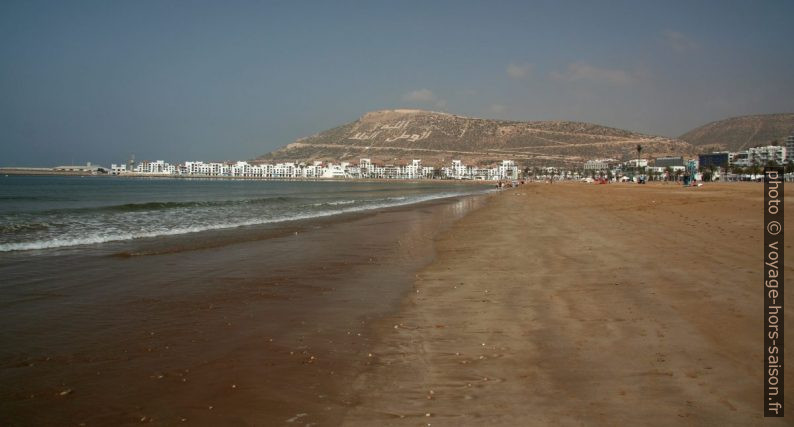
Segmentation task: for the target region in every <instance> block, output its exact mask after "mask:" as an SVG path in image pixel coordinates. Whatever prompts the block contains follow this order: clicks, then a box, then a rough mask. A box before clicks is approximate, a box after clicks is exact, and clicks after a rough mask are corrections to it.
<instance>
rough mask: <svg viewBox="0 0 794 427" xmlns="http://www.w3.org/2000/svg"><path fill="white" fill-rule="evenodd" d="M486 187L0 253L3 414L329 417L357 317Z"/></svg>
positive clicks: (337, 407) (350, 367)
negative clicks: (61, 248)
mask: <svg viewBox="0 0 794 427" xmlns="http://www.w3.org/2000/svg"><path fill="white" fill-rule="evenodd" d="M487 197H488V195H487V194H486V195H481V196H465V197H457V198H450V199H442V200H435V201H429V202H423V203H417V204H412V205H407V206H398V207H394V208H384V209H378V210H375V211H371V212H364V213H362V214H354V215H348V216H344V217H337V218H327V219H324V220H319V221H305V222H302V223H301V224H296V225H295V226H294V227H293V226H290V227H287V228H285V229H282V230H275V231H274V232H273V233H270V234H272V235H265V236H261V237H263V238H262V239H254V240H248V241H246V240H243V241H239V240H236V238H234V237H230V238H231V240H232V242H231V243H229V244H223V245H221V246H217V247H213V246H210V247H202V248H196V247H195V246H194V243H196V242H193V243H190V244H188V246H189V247H190V248H189V249H187V250H182V249H184V248H178V249H180V250H175V251H166V252H163V253H154V254H144V255H146V256H126V257H125V256H107V255H111V254H109V253H100V252H102V251H88V252H86V253H83V254H82V255H77V254H75V253H72V252H71V251H65V252H63V253H60V252H59V253H57V254H53V255H52V256H51V257H48V258H47V262H46V263H42V262H41V260H39V259H37V258H36V257H28V258H27V259H26V260H24V262H23V259H24V258H25V257H21V256H16V255H14V256H5V257H0V273H2V274H4V275H6V276H7V277H14V278H15V279H14V280H13V281H11V282H7V283H5V284H4V285H3V286H2V287H0V290H2V294H3V301H2V303H3V306H4V310H3V311H2V312H0V330H2V331H3V332H2V333H0V336H1V337H2V339H3V341H4V342H5V343H7V344H8V345H7V346H5V347H4V349H3V350H2V351H0V400H2V401H3V404H2V406H3V413H4V414H5V417H6V420H7V421H9V422H11V423H12V424H13V423H15V422H16V423H20V424H51V423H58V422H62V421H63V420H70V421H71V422H73V423H75V424H76V423H80V422H85V423H87V424H89V425H91V424H113V425H119V424H131V423H140V422H154V423H155V424H166V425H170V424H176V423H180V422H182V419H185V420H187V421H188V422H196V421H198V422H199V424H205V423H211V424H215V425H217V424H226V423H229V422H237V423H242V424H262V423H268V424H283V423H285V422H287V421H288V420H290V419H296V420H300V422H301V423H310V422H318V421H319V422H322V423H329V424H338V423H339V422H341V419H342V417H343V416H344V413H345V412H346V411H347V409H348V408H349V407H350V405H351V404H352V403H353V402H354V401H355V396H354V395H353V394H351V392H350V389H349V384H350V383H351V382H352V380H353V378H355V377H356V376H357V375H358V374H359V373H360V371H361V370H363V369H365V368H366V367H367V366H368V364H369V363H370V361H371V359H370V358H369V357H368V354H369V353H370V351H371V343H372V335H371V333H370V328H369V325H370V324H371V322H373V321H375V320H376V319H379V318H381V317H382V316H385V315H388V314H390V313H392V312H393V311H394V310H395V309H396V308H397V307H398V305H399V302H400V301H401V300H402V299H403V298H404V296H405V294H406V293H409V292H410V290H411V288H410V286H411V278H412V277H413V274H414V273H413V272H414V271H415V270H416V269H418V268H421V267H423V266H425V265H427V264H428V263H429V262H430V261H431V260H432V257H433V253H432V252H433V249H432V245H431V243H432V241H433V237H432V236H434V235H435V234H436V233H438V232H440V231H442V230H444V229H445V228H446V227H448V225H449V224H450V223H451V222H452V221H454V220H455V218H458V217H461V216H463V215H464V214H465V212H466V211H467V210H469V209H472V208H473V207H474V206H476V205H478V204H479V203H481V202H482V201H483V200H484V199H485V198H487ZM263 233H265V234H268V233H267V232H263ZM253 237H256V236H253ZM203 239H207V240H215V239H214V238H210V237H208V236H204V238H203ZM154 240H155V241H153V242H151V243H152V244H153V245H155V246H157V245H158V244H159V245H162V244H163V241H162V239H154ZM158 242H159V243H158ZM199 243H200V242H199ZM172 244H173V242H172V243H168V244H166V246H168V245H172ZM176 246H179V245H176ZM104 252H109V251H104ZM110 252H112V251H110ZM56 277H57V280H55V279H50V280H47V278H56ZM301 414H305V415H301ZM295 417H297V418H295Z"/></svg>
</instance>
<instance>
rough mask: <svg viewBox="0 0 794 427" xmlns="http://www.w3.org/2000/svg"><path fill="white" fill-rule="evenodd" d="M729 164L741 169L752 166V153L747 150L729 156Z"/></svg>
mask: <svg viewBox="0 0 794 427" xmlns="http://www.w3.org/2000/svg"><path fill="white" fill-rule="evenodd" d="M728 164H729V165H730V166H736V167H739V168H746V167H748V166H750V152H749V151H747V150H744V151H738V152H735V153H729V154H728Z"/></svg>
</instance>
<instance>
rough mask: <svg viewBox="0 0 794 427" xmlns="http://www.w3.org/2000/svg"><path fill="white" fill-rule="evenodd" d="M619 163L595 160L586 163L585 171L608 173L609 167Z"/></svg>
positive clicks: (611, 160) (612, 160)
mask: <svg viewBox="0 0 794 427" xmlns="http://www.w3.org/2000/svg"><path fill="white" fill-rule="evenodd" d="M610 163H611V164H614V163H617V160H615V159H594V160H588V161H586V162H584V170H586V171H606V170H609V165H610Z"/></svg>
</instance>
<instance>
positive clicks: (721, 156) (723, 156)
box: [698, 151, 730, 169]
mask: <svg viewBox="0 0 794 427" xmlns="http://www.w3.org/2000/svg"><path fill="white" fill-rule="evenodd" d="M698 164H700V167H702V168H709V169H711V168H722V169H727V168H728V167H729V166H730V153H729V152H727V151H720V152H716V153H709V154H700V155H698Z"/></svg>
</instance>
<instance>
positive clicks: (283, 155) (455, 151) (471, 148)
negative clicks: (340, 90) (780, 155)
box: [256, 110, 694, 165]
mask: <svg viewBox="0 0 794 427" xmlns="http://www.w3.org/2000/svg"><path fill="white" fill-rule="evenodd" d="M637 144H640V145H642V147H643V150H642V155H643V157H649V156H650V157H653V156H659V155H687V154H692V153H694V151H693V148H692V146H691V145H689V144H688V143H686V142H684V141H680V140H675V139H669V138H664V137H659V136H650V135H643V134H640V133H635V132H630V131H626V130H622V129H615V128H610V127H605V126H599V125H595V124H590V123H580V122H569V121H536V122H520V121H506V120H490V119H478V118H471V117H463V116H457V115H453V114H447V113H439V112H433V111H423V110H382V111H374V112H370V113H367V114H364V115H363V116H362V117H361V118H359V119H358V120H356V121H354V122H351V123H348V124H345V125H342V126H339V127H336V128H333V129H329V130H326V131H323V132H320V133H318V134H315V135H312V136H310V137H307V138H301V139H298V140H297V141H295V142H293V143H291V144H289V145H287V146H285V147H282V148H280V149H278V150H276V151H273V152H271V153H269V154H266V155H263V156H261V157H259V158H258V159H256V160H257V161H262V162H275V161H296V160H300V161H311V160H329V161H353V162H358V159H359V158H362V157H365V158H371V159H373V161H374V160H377V161H383V162H395V163H402V162H406V161H410V160H411V159H422V161H423V162H424V163H425V164H436V165H438V164H442V163H448V162H449V161H450V160H452V159H460V160H463V161H464V162H466V163H486V162H493V161H497V160H503V159H513V160H516V161H517V162H518V163H519V164H522V165H563V164H581V163H582V162H583V161H585V160H587V159H592V158H609V157H611V158H617V159H624V158H634V157H635V156H636V153H637V152H636V146H637Z"/></svg>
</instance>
